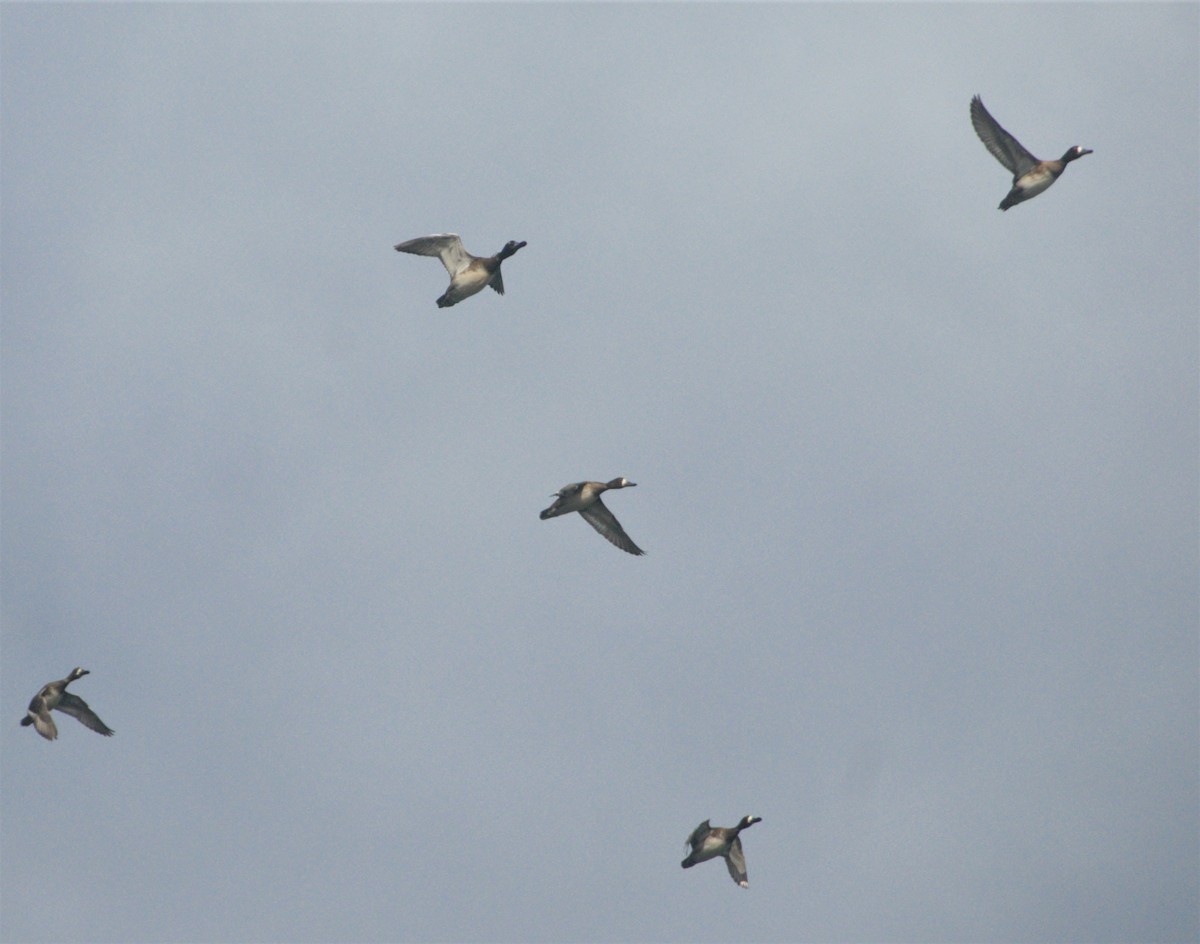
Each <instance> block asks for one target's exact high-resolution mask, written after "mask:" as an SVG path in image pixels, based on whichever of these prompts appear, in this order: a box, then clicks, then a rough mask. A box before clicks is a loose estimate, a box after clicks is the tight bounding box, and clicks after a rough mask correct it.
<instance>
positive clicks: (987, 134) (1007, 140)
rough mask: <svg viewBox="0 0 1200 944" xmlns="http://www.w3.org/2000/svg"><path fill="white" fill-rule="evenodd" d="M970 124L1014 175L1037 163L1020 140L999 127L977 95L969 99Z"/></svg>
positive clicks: (1020, 173) (981, 139)
mask: <svg viewBox="0 0 1200 944" xmlns="http://www.w3.org/2000/svg"><path fill="white" fill-rule="evenodd" d="M971 124H972V125H974V127H975V133H976V134H977V135H979V140H980V141H982V142H983V146H984V147H986V148H987V149H988V150H989V151H990V152H991V154H992V157H994V158H995V159H996V160H998V161H999V162H1000V163H1001V164H1003V165H1004V166H1005V167H1007V168H1008V172H1009V173H1010V174H1012V175H1013V176H1014V177H1020V176H1021V175H1022V174H1024V173H1025V172H1027V171H1029V170H1031V169H1032V168H1033V166H1034V165H1035V164H1037V163H1038V159H1037V158H1036V157H1034V156H1033V155H1032V154H1030V153H1029V152H1028V151H1026V150H1025V148H1024V147H1022V146H1021V142H1020V141H1018V140H1017V139H1016V138H1014V137H1013V136H1012V135H1011V134H1009V133H1008V132H1007V131H1005V130H1004V129H1003V128H1001V127H1000V123H999V122H998V121H996V119H995V118H993V117H992V116H991V114H990V113H989V112H988V110H987V109H986V108H984V107H983V100H982V99H981V98H980V97H979V96H978V95H976V96H975V97H974V98H972V99H971Z"/></svg>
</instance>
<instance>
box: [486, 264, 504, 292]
mask: <svg viewBox="0 0 1200 944" xmlns="http://www.w3.org/2000/svg"><path fill="white" fill-rule="evenodd" d="M488 285H490V286H491V287H492V288H494V289H495V290H496V291H497V292H499V293H500V294H501V295H503V294H504V276H502V275H501V274H500V270H499V269H497V270H496V274H495V275H493V276H492V280H491V281H490V282H488Z"/></svg>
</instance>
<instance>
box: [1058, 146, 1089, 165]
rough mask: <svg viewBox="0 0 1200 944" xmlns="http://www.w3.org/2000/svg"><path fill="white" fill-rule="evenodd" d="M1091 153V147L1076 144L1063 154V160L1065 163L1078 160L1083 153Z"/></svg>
mask: <svg viewBox="0 0 1200 944" xmlns="http://www.w3.org/2000/svg"><path fill="white" fill-rule="evenodd" d="M1091 153H1092V150H1091V148H1085V147H1080V146H1079V145H1078V144H1076V145H1075V146H1074V147H1073V148H1071V149H1070V150H1068V151H1067V153H1066V154H1064V155H1063V156H1062V162H1063V163H1064V164H1069V163H1070V162H1071V161H1074V160H1077V159H1079V158H1081V157H1083V155H1085V154H1091Z"/></svg>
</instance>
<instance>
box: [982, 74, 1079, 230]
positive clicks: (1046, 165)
mask: <svg viewBox="0 0 1200 944" xmlns="http://www.w3.org/2000/svg"><path fill="white" fill-rule="evenodd" d="M971 124H972V125H974V126H975V133H976V134H977V135H979V140H980V141H982V142H983V145H984V147H986V148H987V149H988V150H989V151H990V152H991V155H992V157H994V158H995V159H996V160H998V161H999V162H1000V163H1001V164H1003V165H1004V166H1005V167H1006V168H1008V172H1009V173H1010V174H1012V175H1013V182H1012V189H1011V190H1010V191H1009V192H1008V196H1006V197H1005V198H1004V199H1003V200H1001V201H1000V209H1001V210H1007V209H1008V208H1009V207H1014V206H1016V205H1017V204H1018V203H1022V202H1024V201H1025V200H1029V199H1032V198H1033V197H1036V196H1037V195H1038V194H1039V193H1041V192H1042V191H1043V190H1045V189H1046V188H1047V187H1049V186H1050V185H1051V184H1052V183H1054V181H1056V180H1058V178H1059V177H1061V176H1062V172H1063V171H1064V170H1066V169H1067V165H1068V164H1070V163H1071V161H1074V160H1078V159H1079V158H1081V157H1083V156H1084V155H1085V154H1091V153H1092V152H1091V151H1090V150H1088V149H1087V148H1085V147H1080V146H1079V145H1078V144H1077V145H1075V147H1073V148H1070V149H1069V150H1068V151H1067V153H1065V154H1064V155H1063V156H1062V157H1060V158H1059V159H1058V160H1057V161H1039V160H1038V159H1037V158H1036V157H1034V156H1033V155H1032V154H1030V153H1029V152H1028V151H1026V150H1025V148H1024V147H1022V146H1021V142H1020V141H1018V140H1017V139H1016V138H1014V137H1013V136H1012V135H1011V134H1009V133H1008V132H1007V131H1005V130H1004V129H1003V128H1001V127H1000V124H999V122H997V121H996V119H995V118H993V117H992V116H991V114H989V113H988V110H987V109H986V108H984V107H983V99H981V98H980V97H979V96H978V95H976V96H975V97H974V98H972V99H971Z"/></svg>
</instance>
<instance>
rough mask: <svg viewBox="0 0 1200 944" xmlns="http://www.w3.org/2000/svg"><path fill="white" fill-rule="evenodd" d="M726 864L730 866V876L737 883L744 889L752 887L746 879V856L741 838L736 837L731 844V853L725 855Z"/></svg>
mask: <svg viewBox="0 0 1200 944" xmlns="http://www.w3.org/2000/svg"><path fill="white" fill-rule="evenodd" d="M725 864H726V865H727V866H729V874H730V876H732V878H733V880H734V881H735V882H737V883H738V884H739V885H741V886H742V888H749V887H750V881H749V879H747V878H746V856H745V854H744V853H743V852H742V840H741V838H740V837H738V836H734V837H733V842H731V843H730V844H729V852H728V853H726V855H725Z"/></svg>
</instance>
